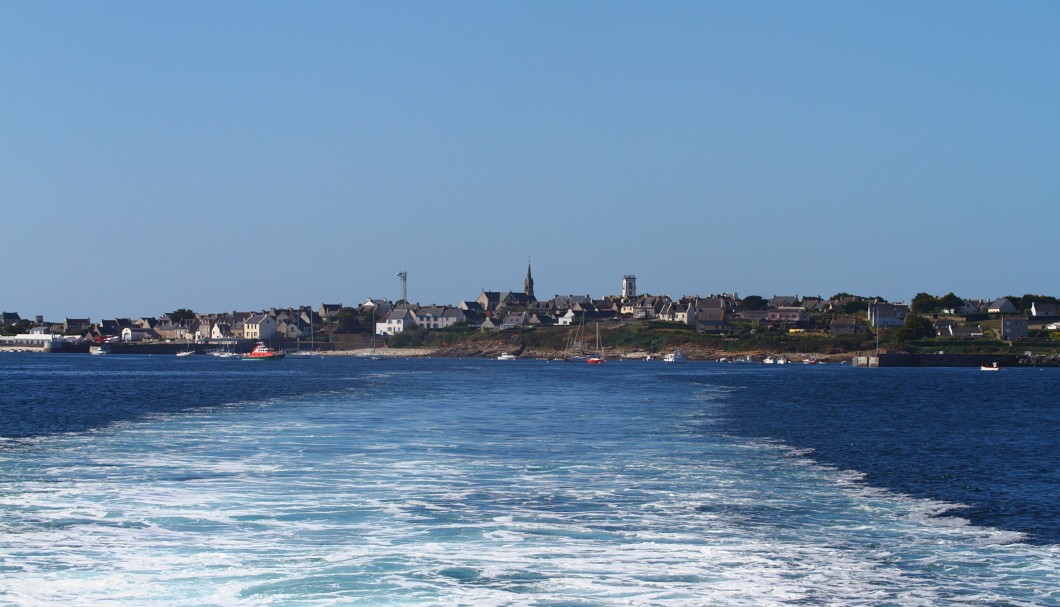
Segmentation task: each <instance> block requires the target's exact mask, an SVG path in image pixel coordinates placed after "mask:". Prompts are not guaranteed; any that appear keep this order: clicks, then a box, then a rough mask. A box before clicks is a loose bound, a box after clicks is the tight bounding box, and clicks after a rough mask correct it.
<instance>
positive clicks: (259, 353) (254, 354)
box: [239, 341, 287, 360]
mask: <svg viewBox="0 0 1060 607" xmlns="http://www.w3.org/2000/svg"><path fill="white" fill-rule="evenodd" d="M284 356H287V353H286V352H284V351H283V350H273V349H272V348H270V347H268V346H266V345H265V344H263V343H261V342H260V341H259V342H258V345H256V346H254V349H253V350H252V351H251V352H250V354H242V355H240V357H239V360H280V359H282V358H283V357H284Z"/></svg>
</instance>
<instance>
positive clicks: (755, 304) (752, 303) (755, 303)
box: [740, 295, 766, 310]
mask: <svg viewBox="0 0 1060 607" xmlns="http://www.w3.org/2000/svg"><path fill="white" fill-rule="evenodd" d="M740 305H742V306H743V309H745V310H761V309H762V308H764V307H766V300H765V299H763V298H762V296H761V295H748V296H747V297H744V298H743V300H741V301H740Z"/></svg>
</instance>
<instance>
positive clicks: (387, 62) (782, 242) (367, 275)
mask: <svg viewBox="0 0 1060 607" xmlns="http://www.w3.org/2000/svg"><path fill="white" fill-rule="evenodd" d="M1058 26H1060V3H1056V2H1021V3H1006V2H985V3H983V2H930V3H922V2H877V3H868V2H848V1H840V2H811V3H806V2H751V3H735V2H698V1H697V2H665V3H656V2H639V3H628V2H610V1H608V2H574V3H569V2H520V3H506V2H459V3H458V2H449V3H444V2H441V3H440V2H411V3H367V2H345V1H343V2H311V3H300V2H257V1H255V2H220V3H214V2H179V3H155V2H148V3H144V2H133V1H127V2H99V3H75V2H4V3H2V4H0V213H2V219H0V222H2V225H3V230H2V236H0V254H2V256H3V266H4V270H5V271H4V280H3V286H2V287H0V308H2V309H5V310H8V311H17V312H19V313H21V314H22V315H23V316H24V317H26V316H32V315H36V314H44V315H46V316H47V317H48V318H49V319H61V318H62V317H63V316H89V317H91V318H93V319H94V320H96V319H100V318H111V317H118V316H133V317H136V316H146V315H157V314H161V313H164V312H167V311H170V310H173V309H175V308H178V307H186V308H191V309H194V310H196V311H200V312H215V311H223V310H233V309H238V310H252V309H261V308H266V307H270V306H277V307H279V306H293V305H301V304H305V305H309V304H312V305H317V304H319V303H321V302H329V303H339V302H341V303H346V304H354V303H357V302H359V301H362V300H364V299H365V298H367V297H387V298H390V299H397V298H398V297H399V296H400V285H399V283H398V280H397V278H396V277H395V273H396V272H398V271H399V270H407V271H408V273H409V298H410V299H411V300H412V301H418V302H420V303H455V302H457V301H459V300H460V299H466V298H473V297H475V296H476V295H477V294H478V292H479V291H480V290H481V289H484V288H485V289H490V290H521V289H522V279H523V276H524V274H525V271H526V264H527V260H528V259H530V260H531V261H532V263H533V270H534V278H535V279H536V287H537V289H536V290H537V294H538V296H539V297H542V296H546V297H547V296H551V295H553V294H557V293H561V294H567V293H589V294H591V295H594V296H600V295H604V294H608V293H617V292H618V290H619V287H620V281H621V276H622V275H623V274H625V273H634V274H636V275H637V277H638V286H639V288H640V291H642V292H650V293H666V294H670V295H674V296H679V295H682V294H701V295H706V294H709V293H719V292H733V291H736V292H739V293H740V294H741V295H749V294H759V295H766V296H769V295H772V294H774V293H776V294H796V293H797V294H800V295H822V296H825V297H827V296H830V295H832V294H834V293H835V292H837V291H849V292H852V293H857V294H862V295H882V296H884V297H887V298H889V299H892V300H908V299H910V298H911V297H912V296H913V295H914V294H915V293H917V292H918V291H928V292H931V293H934V294H936V295H942V294H945V293H947V292H950V291H953V292H955V293H957V294H958V295H961V296H964V297H969V298H971V297H975V298H987V297H994V296H999V295H1004V294H1007V293H1014V294H1023V293H1046V294H1052V295H1060V285H1058V284H1057V251H1058V247H1057V238H1056V234H1057V230H1058V225H1060V210H1058V209H1060V206H1058V202H1060V35H1057V28H1058Z"/></svg>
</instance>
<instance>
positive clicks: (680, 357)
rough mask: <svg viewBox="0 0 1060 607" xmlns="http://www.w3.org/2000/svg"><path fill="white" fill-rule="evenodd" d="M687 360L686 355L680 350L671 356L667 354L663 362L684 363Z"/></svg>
mask: <svg viewBox="0 0 1060 607" xmlns="http://www.w3.org/2000/svg"><path fill="white" fill-rule="evenodd" d="M686 360H687V359H686V358H685V353H684V352H682V351H680V350H674V351H673V352H671V353H670V354H667V355H666V356H664V357H663V362H668V363H683V362H685V361H686Z"/></svg>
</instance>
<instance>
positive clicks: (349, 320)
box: [332, 307, 362, 333]
mask: <svg viewBox="0 0 1060 607" xmlns="http://www.w3.org/2000/svg"><path fill="white" fill-rule="evenodd" d="M332 326H334V327H335V332H336V333H353V332H355V331H357V330H359V329H360V328H361V327H362V324H361V316H360V314H359V313H358V312H357V308H350V307H346V308H342V309H341V310H339V313H338V314H337V315H335V320H333V321H332Z"/></svg>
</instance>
